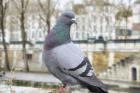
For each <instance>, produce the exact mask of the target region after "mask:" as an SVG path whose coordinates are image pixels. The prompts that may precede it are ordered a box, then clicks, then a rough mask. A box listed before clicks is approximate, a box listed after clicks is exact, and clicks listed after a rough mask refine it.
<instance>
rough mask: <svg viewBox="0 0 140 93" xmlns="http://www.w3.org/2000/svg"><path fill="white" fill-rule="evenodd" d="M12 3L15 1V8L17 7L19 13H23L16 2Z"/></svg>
mask: <svg viewBox="0 0 140 93" xmlns="http://www.w3.org/2000/svg"><path fill="white" fill-rule="evenodd" d="M12 1H13V3H14V4H15V7H16V9H17V11H18V12H19V13H21V10H20V7H18V4H17V2H16V1H15V0H12Z"/></svg>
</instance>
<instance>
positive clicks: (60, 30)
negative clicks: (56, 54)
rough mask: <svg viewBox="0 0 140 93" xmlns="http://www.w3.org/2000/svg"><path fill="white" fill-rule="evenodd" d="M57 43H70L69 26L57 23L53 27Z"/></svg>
mask: <svg viewBox="0 0 140 93" xmlns="http://www.w3.org/2000/svg"><path fill="white" fill-rule="evenodd" d="M54 29H55V30H54V31H55V33H56V38H57V39H58V42H59V43H61V44H63V43H67V42H70V41H71V37H70V26H68V25H65V24H63V23H59V24H57V25H56V26H55V27H54Z"/></svg>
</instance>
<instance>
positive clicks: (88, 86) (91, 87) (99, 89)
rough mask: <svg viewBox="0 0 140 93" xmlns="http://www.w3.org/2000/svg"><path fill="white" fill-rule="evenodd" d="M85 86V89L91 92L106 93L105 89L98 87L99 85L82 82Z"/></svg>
mask: <svg viewBox="0 0 140 93" xmlns="http://www.w3.org/2000/svg"><path fill="white" fill-rule="evenodd" d="M84 85H85V87H87V89H88V90H89V91H90V92H91V93H108V92H107V91H105V90H103V89H101V88H99V87H96V86H92V85H89V84H84Z"/></svg>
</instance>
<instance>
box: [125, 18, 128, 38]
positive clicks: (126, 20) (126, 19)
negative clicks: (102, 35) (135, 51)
mask: <svg viewBox="0 0 140 93" xmlns="http://www.w3.org/2000/svg"><path fill="white" fill-rule="evenodd" d="M125 22H126V26H125V39H127V24H128V18H125Z"/></svg>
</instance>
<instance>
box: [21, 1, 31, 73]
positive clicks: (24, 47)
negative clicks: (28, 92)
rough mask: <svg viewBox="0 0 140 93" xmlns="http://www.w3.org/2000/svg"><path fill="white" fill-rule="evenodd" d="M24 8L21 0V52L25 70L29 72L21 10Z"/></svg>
mask: <svg viewBox="0 0 140 93" xmlns="http://www.w3.org/2000/svg"><path fill="white" fill-rule="evenodd" d="M23 8H24V1H23V2H22V11H21V17H20V22H21V35H22V48H23V50H22V52H23V61H24V64H25V71H27V72H29V66H28V60H27V58H26V41H27V36H26V31H25V12H24V10H23Z"/></svg>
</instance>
